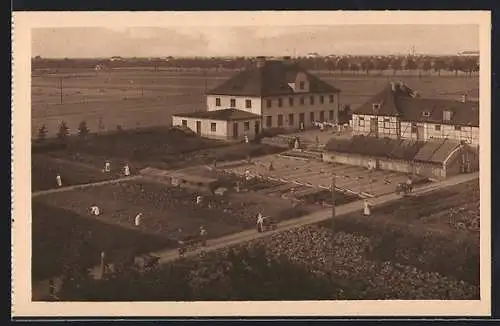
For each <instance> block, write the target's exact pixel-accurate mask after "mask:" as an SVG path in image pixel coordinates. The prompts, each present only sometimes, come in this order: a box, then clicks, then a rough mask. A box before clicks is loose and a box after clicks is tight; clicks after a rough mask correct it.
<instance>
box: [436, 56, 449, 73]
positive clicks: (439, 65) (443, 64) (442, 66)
mask: <svg viewBox="0 0 500 326" xmlns="http://www.w3.org/2000/svg"><path fill="white" fill-rule="evenodd" d="M446 67H447V66H446V62H445V61H444V60H443V59H436V60H434V64H433V68H434V71H436V72H437V73H438V76H441V71H442V70H444V69H446Z"/></svg>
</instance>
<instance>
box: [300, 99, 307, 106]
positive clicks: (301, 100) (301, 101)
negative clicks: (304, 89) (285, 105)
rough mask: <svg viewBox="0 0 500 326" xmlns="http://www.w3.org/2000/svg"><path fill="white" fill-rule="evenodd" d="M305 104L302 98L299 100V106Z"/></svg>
mask: <svg viewBox="0 0 500 326" xmlns="http://www.w3.org/2000/svg"><path fill="white" fill-rule="evenodd" d="M305 102H306V101H305V99H304V98H303V97H301V98H300V105H304V103H305Z"/></svg>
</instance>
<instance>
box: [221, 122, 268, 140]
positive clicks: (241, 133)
mask: <svg viewBox="0 0 500 326" xmlns="http://www.w3.org/2000/svg"><path fill="white" fill-rule="evenodd" d="M245 123H248V130H245ZM256 123H259V130H260V131H262V126H261V123H260V120H237V121H228V123H227V131H226V132H227V135H228V139H240V140H241V139H244V138H245V135H247V136H248V139H250V140H252V139H255V124H256ZM235 124H237V125H238V137H235V136H234V129H233V128H234V125H235Z"/></svg>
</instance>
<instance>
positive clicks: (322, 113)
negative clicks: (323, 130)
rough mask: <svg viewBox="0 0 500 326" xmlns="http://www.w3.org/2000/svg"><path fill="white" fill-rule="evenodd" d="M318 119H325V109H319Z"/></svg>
mask: <svg viewBox="0 0 500 326" xmlns="http://www.w3.org/2000/svg"><path fill="white" fill-rule="evenodd" d="M319 121H325V111H319Z"/></svg>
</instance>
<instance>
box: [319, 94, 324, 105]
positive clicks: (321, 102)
mask: <svg viewBox="0 0 500 326" xmlns="http://www.w3.org/2000/svg"><path fill="white" fill-rule="evenodd" d="M319 103H320V104H323V103H325V97H324V96H323V95H321V96H320V97H319Z"/></svg>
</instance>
